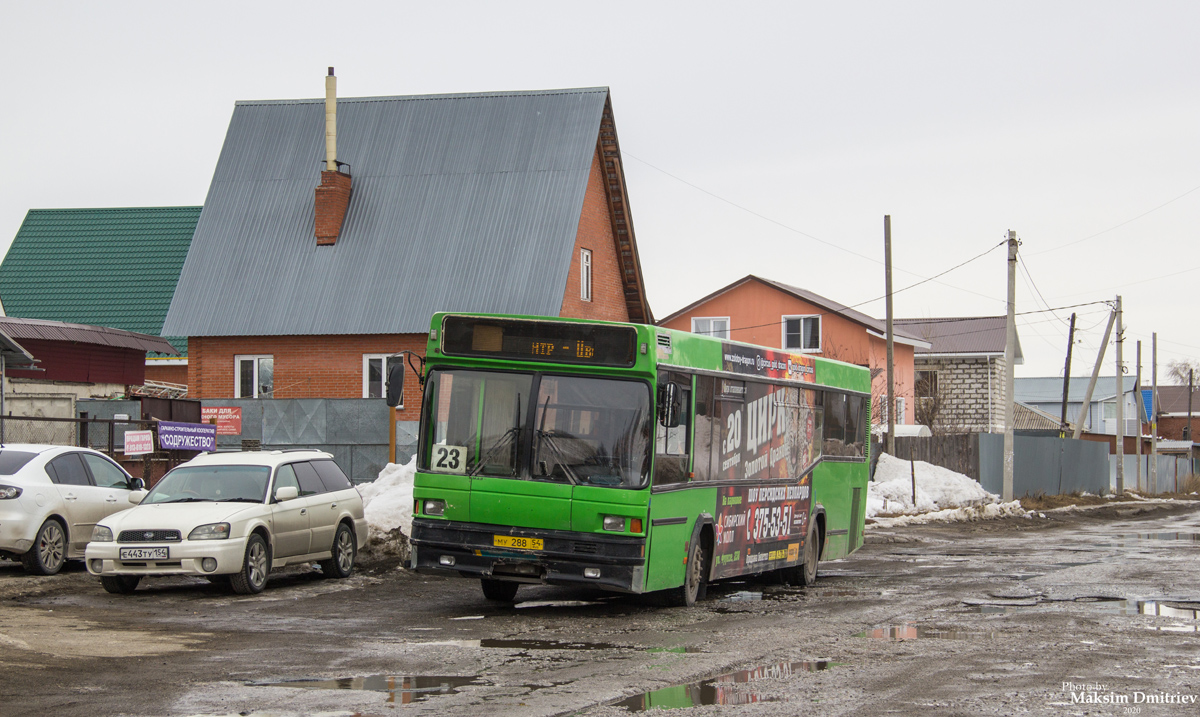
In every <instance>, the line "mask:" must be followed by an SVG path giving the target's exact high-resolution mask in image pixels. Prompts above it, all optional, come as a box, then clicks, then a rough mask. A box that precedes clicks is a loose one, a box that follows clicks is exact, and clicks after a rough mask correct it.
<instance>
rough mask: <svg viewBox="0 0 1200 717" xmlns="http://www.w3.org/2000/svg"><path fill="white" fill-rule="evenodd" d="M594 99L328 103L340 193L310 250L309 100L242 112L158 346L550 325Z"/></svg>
mask: <svg viewBox="0 0 1200 717" xmlns="http://www.w3.org/2000/svg"><path fill="white" fill-rule="evenodd" d="M607 97H608V89H607V88H604V87H598V88H587V89H573V90H552V91H541V92H506V93H483V94H457V95H424V96H412V97H372V98H345V99H343V98H339V99H338V124H337V127H338V149H337V151H338V159H339V160H340V161H343V162H347V163H349V165H350V167H351V169H350V173H351V174H352V176H353V188H352V196H351V199H350V206H349V209H348V211H347V214H346V218H345V221H344V223H343V225H342V231H341V235H340V236H339V238H338V240H337V244H336V245H335V246H332V247H317V246H316V240H315V238H314V236H313V219H314V212H313V192H314V189H315V188H316V187H317V185H318V184H319V182H320V171H321V170H322V169H323V168H324V162H323V160H324V157H325V141H324V140H325V108H324V101H323V100H283V101H258V102H239V103H237V105H236V106H235V108H234V112H233V119H232V120H231V122H230V125H229V131H228V133H227V134H226V137H225V145H224V147H223V148H222V150H221V156H220V159H219V160H218V162H217V168H216V172H215V175H214V177H213V181H212V185H211V187H210V189H209V193H208V197H207V199H206V200H205V202H204V211H203V213H202V214H201V216H200V221H199V224H198V225H197V227H196V233H195V238H194V239H193V241H192V246H191V250H190V252H189V253H188V257H187V261H186V263H185V264H184V267H183V271H182V274H181V275H180V278H179V285H178V288H177V289H176V291H175V297H174V300H173V302H172V304H171V309H170V311H169V312H168V314H167V318H166V322H165V325H164V330H167V331H169V332H171V333H177V334H183V335H187V336H247V335H280V334H300V335H310V334H373V333H423V332H425V331H426V330H428V322H429V317H430V315H431V314H432V313H433V312H435V311H441V310H449V311H487V312H492V313H519V314H534V315H551V316H557V315H558V313H559V311H560V309H561V305H562V298H563V295H564V293H565V291H566V281H567V273H568V269H569V267H570V263H571V261H572V258H573V257H572V254H573V248H574V243H575V236H576V232H577V230H578V225H579V216H580V210H581V208H582V205H583V197H584V192H585V190H586V188H587V182H588V176H589V171H590V169H591V164H592V158H593V154H594V153H595V151H596V141H597V136H598V132H599V127H600V120H601V114H602V111H603V108H604V103H605V100H606V98H607Z"/></svg>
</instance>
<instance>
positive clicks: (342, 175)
mask: <svg viewBox="0 0 1200 717" xmlns="http://www.w3.org/2000/svg"><path fill="white" fill-rule="evenodd" d="M346 167H347V168H348V167H349V165H346ZM314 206H315V209H316V221H315V222H314V228H313V229H314V232H315V233H316V236H317V246H333V245H334V244H336V243H337V238H338V234H340V233H341V231H342V220H344V219H345V218H346V209H347V208H348V207H349V206H350V175H349V173H347V172H342V171H341V170H340V169H339V167H338V161H337V77H336V76H335V75H334V74H333V68H332V67H330V68H329V75H328V76H327V77H326V78H325V171H323V172H321V186H319V187H317V195H316V200H315V205H314Z"/></svg>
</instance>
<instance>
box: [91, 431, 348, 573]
mask: <svg viewBox="0 0 1200 717" xmlns="http://www.w3.org/2000/svg"><path fill="white" fill-rule="evenodd" d="M129 501H130V502H133V503H138V505H137V507H135V508H130V509H129V510H125V511H123V512H121V513H117V514H115V515H111V516H109V517H107V518H105V519H103V520H101V521H100V522H99V523H98V524H97V525H96V529H95V531H93V533H92V535H91V538H92V542H91V543H89V544H88V548H87V553H86V560H87V569H88V572H90V573H91V574H93V575H97V576H99V577H100V581H101V583H103V585H104V589H105V590H107V591H108V592H110V593H131V592H133V591H134V590H135V589H137V586H138V583H139V582H140V581H141V579H142V578H143V577H147V576H161V575H198V576H202V577H206V578H208V579H209V580H210V581H212V582H214V583H224V582H228V584H229V585H230V586H231V587H232V588H233V590H234V591H235V592H238V593H243V594H247V593H258V592H261V591H262V589H263V587H264V586H265V585H266V583H267V574H268V573H270V571H271V569H273V568H279V567H283V566H285V565H290V564H294V563H306V562H314V561H316V562H318V563H319V564H320V566H321V572H323V573H324V574H325V575H327V576H332V577H338V578H344V577H347V576H348V575H350V571H351V570H352V569H353V568H354V559H355V557H356V555H357V554H358V546H360V545H362V544H363V543H365V542H366V540H367V521H366V519H365V518H363V502H362V496H360V495H359V493H358V490H357V489H356V488H355V487H354V485H353V484H352V483H351V482H350V480H349V479H348V478H347V477H346V474H345V473H343V472H342V470H341V469H340V468H338V465H337V463H334V462H333V456H331V455H330V454H328V453H323V452H320V451H311V450H303V451H269V452H261V453H260V452H245V453H208V454H204V455H200V456H197V457H196V458H193V459H192V460H190V461H188V462H187V463H184V464H182V465H180V466H178V467H177V468H175V469H174V470H172V471H171V472H170V473H168V474H167V475H165V476H163V478H162V480H160V481H159V482H158V483H157V484H156V485H155V486H154V487H153V488H152V489H150V491H149V492H146V491H135V492H133V493H131V494H130V496H129Z"/></svg>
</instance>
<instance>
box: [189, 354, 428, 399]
mask: <svg viewBox="0 0 1200 717" xmlns="http://www.w3.org/2000/svg"><path fill="white" fill-rule="evenodd" d="M426 340H427V337H426V335H425V334H384V335H379V334H371V335H348V336H336V335H334V336H191V337H189V338H188V366H187V371H188V376H187V384H188V398H232V397H233V396H234V393H235V391H234V375H235V374H234V365H233V357H234V356H241V355H271V356H274V357H275V377H274V380H275V394H274V397H275V398H362V381H363V359H362V357H363V354H390V353H396V352H397V351H405V350H407V351H415V352H417V353H418V354H419V355H421V356H424V355H425V343H426ZM414 363H415V360H414ZM380 400H383V399H380ZM420 400H421V389H420V386H419V385H418V384H417V380H416V377H415V376H413V375H412V373H411V372H409V373H408V374H407V375H405V377H404V406H405V408H404V410H403V411H401V412H400V418H401V419H403V420H414V421H415V420H416V419H417V417H418V415H419V413H420V410H419V409H420Z"/></svg>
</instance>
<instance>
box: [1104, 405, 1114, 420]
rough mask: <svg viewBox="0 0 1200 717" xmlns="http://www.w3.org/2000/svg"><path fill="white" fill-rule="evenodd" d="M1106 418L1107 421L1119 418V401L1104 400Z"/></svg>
mask: <svg viewBox="0 0 1200 717" xmlns="http://www.w3.org/2000/svg"><path fill="white" fill-rule="evenodd" d="M1104 420H1106V421H1115V420H1117V402H1116V401H1105V402H1104Z"/></svg>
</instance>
